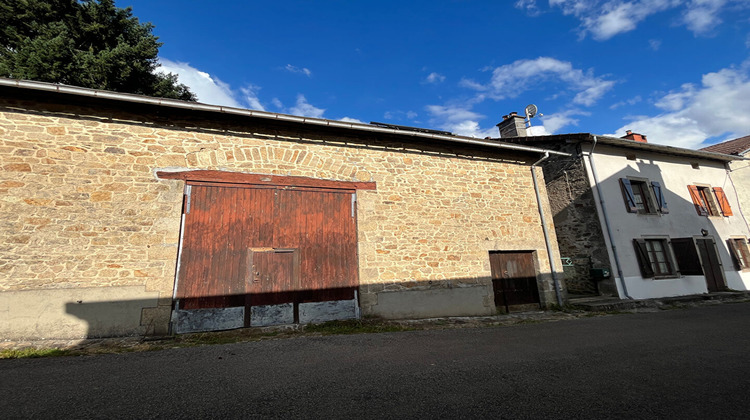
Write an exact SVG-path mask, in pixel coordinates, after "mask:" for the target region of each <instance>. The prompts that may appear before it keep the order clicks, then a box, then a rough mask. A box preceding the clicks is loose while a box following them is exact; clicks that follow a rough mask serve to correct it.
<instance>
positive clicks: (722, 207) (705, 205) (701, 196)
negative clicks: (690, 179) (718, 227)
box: [688, 185, 733, 216]
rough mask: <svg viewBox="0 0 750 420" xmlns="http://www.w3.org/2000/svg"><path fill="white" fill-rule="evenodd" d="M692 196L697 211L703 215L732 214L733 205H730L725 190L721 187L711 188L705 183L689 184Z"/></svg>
mask: <svg viewBox="0 0 750 420" xmlns="http://www.w3.org/2000/svg"><path fill="white" fill-rule="evenodd" d="M688 190H689V191H690V198H691V199H692V200H693V205H694V206H695V211H696V213H698V214H699V215H701V216H721V215H724V216H731V215H732V214H733V213H732V207H731V206H730V205H729V200H728V199H727V196H726V194H725V193H724V190H723V189H722V188H721V187H714V188H711V187H709V186H705V185H688Z"/></svg>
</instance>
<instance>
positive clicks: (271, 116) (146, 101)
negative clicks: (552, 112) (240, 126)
mask: <svg viewBox="0 0 750 420" xmlns="http://www.w3.org/2000/svg"><path fill="white" fill-rule="evenodd" d="M0 87H6V88H15V89H21V90H34V91H41V92H47V93H51V94H63V95H74V96H78V97H83V98H98V99H104V100H110V101H119V102H130V103H137V104H143V105H152V106H158V107H164V108H172V109H182V110H187V111H203V112H209V113H216V114H229V115H235V116H240V117H245V118H250V119H266V120H274V121H278V122H289V123H297V124H302V125H306V126H316V127H330V128H336V129H341V130H346V131H358V132H370V133H372V132H375V133H382V134H389V135H394V136H399V137H411V138H422V139H431V140H437V141H443V142H448V143H458V144H463V145H470V146H480V147H490V148H495V149H504V150H509V151H517V152H526V153H539V154H546V153H548V154H551V155H563V156H569V154H568V153H563V152H558V151H553V150H547V149H542V148H537V147H533V146H527V145H519V144H510V143H506V142H504V141H501V140H499V139H477V138H474V137H467V136H459V135H455V134H450V133H447V132H438V131H435V130H426V129H417V128H414V129H413V130H409V129H408V128H409V127H403V126H398V127H396V126H383V125H375V124H366V123H356V122H345V121H336V120H327V119H323V118H310V117H301V116H297V115H288V114H279V113H274V112H266V111H257V110H251V109H244V108H233V107H227V106H219V105H209V104H204V103H200V102H188V101H181V100H177V99H167V98H155V97H151V96H145V95H136V94H132V93H120V92H112V91H107V90H96V89H89V88H83V87H78V86H69V85H61V84H55V83H48V82H37V81H29V80H15V79H6V78H0ZM412 128H413V127H412ZM446 133H447V134H446Z"/></svg>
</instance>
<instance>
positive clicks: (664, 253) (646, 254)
mask: <svg viewBox="0 0 750 420" xmlns="http://www.w3.org/2000/svg"><path fill="white" fill-rule="evenodd" d="M633 245H634V246H635V251H636V255H637V258H638V265H639V266H640V269H641V275H642V276H643V277H644V278H651V277H674V276H675V275H677V267H676V265H675V263H674V259H673V257H672V251H671V250H670V248H669V241H668V240H667V239H666V238H658V239H651V238H648V239H645V238H644V239H640V238H636V239H633Z"/></svg>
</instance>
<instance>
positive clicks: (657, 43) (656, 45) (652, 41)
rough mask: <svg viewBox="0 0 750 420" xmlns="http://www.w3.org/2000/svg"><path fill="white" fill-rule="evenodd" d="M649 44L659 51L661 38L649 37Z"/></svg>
mask: <svg viewBox="0 0 750 420" xmlns="http://www.w3.org/2000/svg"><path fill="white" fill-rule="evenodd" d="M648 46H649V47H651V49H652V50H654V51H659V48H661V40H660V39H649V40H648Z"/></svg>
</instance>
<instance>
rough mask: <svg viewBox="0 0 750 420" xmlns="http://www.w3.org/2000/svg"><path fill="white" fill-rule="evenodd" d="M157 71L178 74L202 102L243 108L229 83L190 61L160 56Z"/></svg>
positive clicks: (180, 79) (180, 80)
mask: <svg viewBox="0 0 750 420" xmlns="http://www.w3.org/2000/svg"><path fill="white" fill-rule="evenodd" d="M156 71H157V72H161V73H174V74H176V75H177V79H178V81H179V82H180V83H182V84H184V85H186V86H188V87H189V88H190V90H191V91H192V92H193V93H195V95H196V96H197V97H198V101H200V102H203V103H206V104H212V105H224V106H231V107H235V108H242V104H240V103H239V102H238V101H237V100H236V99H235V95H234V92H232V89H231V88H230V87H229V85H227V84H226V83H224V82H222V81H221V80H219V79H218V78H216V77H212V76H211V75H210V74H208V73H206V72H202V71H200V70H198V69H196V68H195V67H192V66H190V65H189V64H188V63H178V62H174V61H171V60H167V59H166V58H159V67H157V68H156Z"/></svg>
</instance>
